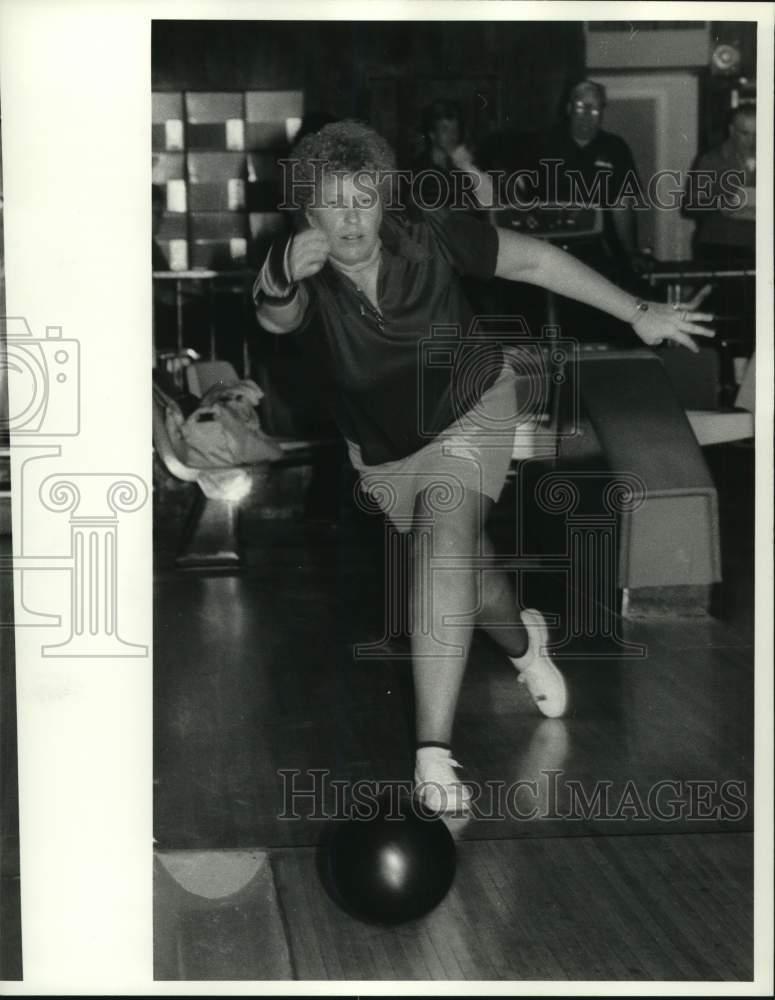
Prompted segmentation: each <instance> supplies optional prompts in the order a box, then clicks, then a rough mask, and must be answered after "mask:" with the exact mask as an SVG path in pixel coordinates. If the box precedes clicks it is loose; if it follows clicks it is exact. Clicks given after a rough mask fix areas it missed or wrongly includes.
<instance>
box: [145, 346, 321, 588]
mask: <svg viewBox="0 0 775 1000" xmlns="http://www.w3.org/2000/svg"><path fill="white" fill-rule="evenodd" d="M186 378H187V382H188V385H189V390H190V391H191V392H192V394H193V395H198V396H201V395H203V394H204V393H205V392H207V390H208V389H209V388H210V387H211V386H212V385H215V384H217V383H219V382H220V383H222V384H224V385H230V384H232V383H235V382H238V381H239V378H238V376H237V373H236V372H235V371H234V368H233V367H232V366H231V364H229V362H227V361H202V362H194V363H192V364H191V365H189V366H188V368H187V369H186ZM174 405H176V404H175V402H174V400H173V399H172V398H171V397H170V396H168V395H167V394H166V393H165V392H164V391H163V389H161V388H160V387H159V386H158V385H156V384H155V383H154V385H153V444H154V448H155V449H156V453H157V455H158V457H159V459H160V460H161V462H162V464H163V465H164V467H165V468H166V469H167V471H168V472H169V473H170V475H172V476H173V477H174V478H175V479H178V480H181V481H182V482H187V483H196V484H197V485H198V486H199V492H198V494H197V496H196V498H195V500H194V503H193V505H192V507H191V510H190V512H189V514H188V518H187V523H186V525H185V528H184V532H183V536H182V540H181V544H180V548H179V551H178V554H177V556H176V559H175V565H176V566H177V567H178V568H179V569H189V570H207V569H216V570H229V569H231V570H235V569H240V568H241V567H242V566H243V555H242V551H241V547H240V543H239V537H238V528H239V512H240V508H241V507H242V505H243V503H245V502H246V501H247V499H248V498H249V496H250V494H251V493H252V492H254V490H255V483H256V472H257V471H258V470H259V469H262V468H267V467H268V466H269V465H270V463H260V464H256V465H244V466H231V467H225V468H220V469H200V468H195V467H193V466H190V465H187V464H186V462H185V461H183V459H182V458H181V456H180V454H179V452H178V450H176V447H175V443H174V442H173V440H172V438H171V437H170V434H169V431H168V429H167V421H166V413H167V409H168V407H170V406H174ZM273 443H274V444H276V445H277V446H278V448H280V450H281V451H282V452H284V454H285V457H284V458H281V459H278V460H275V461H273V462H271V467H272V469H274V470H279V469H283V468H290V467H298V466H304V465H311V464H312V462H313V461H314V459H315V456H316V455H317V453H318V452H319V451H320V450H321V449H323V448H326V447H330V446H331V444H332V442H331V441H329V440H320V441H307V440H298V439H285V438H273Z"/></svg>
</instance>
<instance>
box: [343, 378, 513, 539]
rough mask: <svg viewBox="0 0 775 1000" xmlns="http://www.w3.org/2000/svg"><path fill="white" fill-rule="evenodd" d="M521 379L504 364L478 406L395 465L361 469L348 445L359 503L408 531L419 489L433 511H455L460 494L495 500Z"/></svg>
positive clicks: (501, 484) (506, 466)
mask: <svg viewBox="0 0 775 1000" xmlns="http://www.w3.org/2000/svg"><path fill="white" fill-rule="evenodd" d="M519 381H520V379H519V378H517V377H516V376H515V375H514V372H513V370H512V369H511V368H510V367H508V366H504V368H503V370H502V372H501V374H500V375H499V376H498V378H497V379H496V380H495V382H494V383H493V384H492V386H490V388H489V389H488V390H487V391H486V392H485V393H484V394H483V396H482V398H481V399H480V400H479V402H478V403H477V404H476V406H474V407H473V408H472V409H471V410H469V411H468V412H467V413H465V414H463V415H462V416H461V417H459V418H458V419H457V420H455V421H454V423H453V424H451V425H450V426H449V427H447V428H446V430H444V431H442V432H441V434H439V435H437V436H436V437H435V438H433V439H432V440H431V441H429V442H428V444H426V445H424V446H423V447H422V448H420V449H419V451H416V452H414V453H413V454H412V455H408V456H407V457H406V458H401V459H398V460H396V461H395V462H385V463H383V464H381V465H365V464H364V463H363V459H362V457H361V451H360V448H359V447H358V445H357V444H354V443H353V442H352V441H348V442H347V447H348V451H349V455H350V461H351V462H352V464H353V467H354V468H355V469H356V470H357V471H358V472H359V473H360V486H361V488H362V490H363V492H364V493H365V497H363V498H362V502H361V505H362V506H364V507H367V508H368V509H369V510H373V511H374V512H376V511H377V510H382V512H383V513H384V514H386V515H387V516H388V517H389V518H390V520H391V521H392V523H393V525H394V526H395V527H396V528H397V529H398V531H401V532H404V531H408V530H409V529H410V528H411V527H412V520H413V516H414V511H415V504H416V497H417V495H418V494H419V493H422V492H423V491H425V498H426V503H427V504H428V505H429V506H430V508H431V510H432V511H451V510H453V509H454V508H455V507H456V506H457V505H458V504H459V503H460V502H461V501H462V499H463V491H464V490H465V491H469V492H476V493H479V494H481V495H483V496H488V497H491V498H492V499H493V500H498V498H499V497H500V495H501V492H502V491H503V487H504V485H505V483H506V476H507V474H508V471H509V466H510V464H511V460H512V456H513V452H514V437H515V432H516V427H517V423H518V422H519V421H520V414H519V412H518V409H519V408H518V405H517V385H518V382H519ZM521 419H522V420H524V415H522V417H521Z"/></svg>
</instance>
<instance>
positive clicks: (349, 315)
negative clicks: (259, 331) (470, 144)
mask: <svg viewBox="0 0 775 1000" xmlns="http://www.w3.org/2000/svg"><path fill="white" fill-rule="evenodd" d="M381 238H382V247H381V253H380V266H379V275H378V279H377V301H378V305H379V310H377V309H375V308H374V306H373V305H372V304H371V302H370V301H369V300H368V298H367V297H366V296H365V295H364V294H363V293H361V292H359V291H358V289H357V288H356V286H355V284H354V283H353V282H352V281H351V280H350V279H349V278H347V277H345V276H344V275H342V274H341V273H340V272H338V271H336V269H335V268H334V267H333V266H332V265H331V264H330V263H328V264H326V265H325V266H324V267H323V268H322V270H321V271H319V272H318V274H316V275H314V276H313V277H312V278H309V279H307V285H308V288H309V290H310V292H311V296H310V307H309V311H310V312H311V311H312V310H314V309H317V312H318V315H319V318H320V320H321V321H320V322H319V323H315V324H310V325H309V326H308V327H307V331H306V333H307V335H308V336H309V340H310V343H309V346H310V350H311V352H312V355H313V360H314V362H315V363H316V364H317V365H318V369H319V372H320V374H321V376H322V377H323V378H324V379H325V380H326V383H327V388H328V390H329V394H330V396H331V398H332V402H333V407H334V414H335V417H336V421H337V424H338V425H339V427H340V429H341V431H342V433H343V434H344V435H345V437H346V438H348V439H349V440H351V441H354V442H355V443H356V444H357V445H359V447H360V449H361V454H362V456H363V460H364V462H365V463H366V464H367V465H378V464H381V463H383V462H388V461H394V460H396V459H399V458H404V457H406V456H407V455H411V454H413V453H414V452H415V451H417V450H419V449H420V448H421V447H423V445H425V444H427V443H428V441H429V440H431V439H432V438H433V437H435V436H436V435H437V434H439V433H440V432H441V431H442V430H444V429H446V428H447V427H449V426H450V424H451V423H453V421H454V420H455V418H456V417H457V416H460V415H462V413H464V412H466V411H467V410H468V409H470V408H471V407H472V406H473V405H474V404H475V403H476V402H477V401H478V399H479V398H480V397H481V394H482V393H483V392H484V391H485V390H486V389H487V388H489V386H490V385H492V383H493V382H494V381H495V379H496V378H497V376H498V374H499V372H500V367H501V365H500V363H499V361H498V358H499V356H500V349H499V347H498V345H497V344H495V343H494V342H493V341H492V340H491V338H488V337H485V336H481V335H480V333H479V332H478V327H477V324H476V323H475V322H474V316H473V314H472V310H471V307H470V305H469V303H468V301H467V300H466V297H465V293H464V291H463V288H462V286H461V282H460V280H459V279H460V276H462V275H471V276H473V277H478V278H491V277H492V276H493V275H494V273H495V265H496V261H497V254H498V235H497V230H496V229H495V228H494V227H493V226H491V225H489V224H488V223H486V222H482V221H479V220H477V219H474V218H471V217H470V216H469V215H467V214H466V213H464V212H455V211H450V210H438V211H434V212H424V213H421V214H420V217H419V219H418V221H415V222H406V221H403V222H400V223H399V222H398V221H397V220H396V219H395V218H393V217H391V216H390V215H386V217H385V220H384V221H383V226H382V231H381ZM308 314H309V313H308Z"/></svg>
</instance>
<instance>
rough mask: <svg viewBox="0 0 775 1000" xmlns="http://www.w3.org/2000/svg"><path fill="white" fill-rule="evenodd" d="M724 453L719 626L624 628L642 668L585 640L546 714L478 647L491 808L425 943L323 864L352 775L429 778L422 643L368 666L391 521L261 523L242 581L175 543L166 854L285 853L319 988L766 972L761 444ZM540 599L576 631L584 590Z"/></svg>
mask: <svg viewBox="0 0 775 1000" xmlns="http://www.w3.org/2000/svg"><path fill="white" fill-rule="evenodd" d="M708 458H709V462H710V464H711V467H712V471H713V472H714V475H715V476H716V479H717V483H718V486H719V491H720V506H721V516H722V545H723V558H724V574H725V579H724V584H723V585H722V586H721V587H720V588H719V592H718V594H717V595H716V602H715V603H716V611H717V616H716V617H714V618H713V619H706V620H697V619H691V620H681V621H671V622H656V623H655V622H621V623H620V635H621V637H622V638H623V639H624V640H626V641H627V642H629V643H635V644H641V645H642V646H643V647H644V652H645V655H644V656H642V657H632V656H621V655H617V654H620V653H621V649H620V648H617V646H616V644H615V642H614V641H613V640H608V641H607V642H606V643H601V642H600V640H598V639H594V640H589V639H587V640H584V641H581V640H574V642H573V643H572V644H571V645H570V646H569V647H567V648H566V649H565V653H566V654H570V655H568V656H566V658H565V659H564V660H563V661H562V668H563V670H564V672H565V673H566V676H567V677H568V681H569V685H570V688H571V692H572V697H573V709H572V712H571V714H570V716H569V717H568V718H566V719H563V720H545V719H542V718H541V717H540V716H539V715H537V714H536V710H535V708H534V706H533V705H532V703H531V702H530V700H529V698H528V696H527V695H526V692H525V691H524V688H523V687H522V686H521V685H517V684H516V683H515V678H514V673H513V669H512V668H511V667H510V665H509V664H508V661H506V660H505V658H504V657H503V656H502V654H501V653H500V652H499V651H498V649H497V647H495V646H494V645H493V644H492V643H491V642H490V640H489V639H487V638H486V637H485V636H483V635H482V636H477V638H476V640H475V644H474V648H473V651H472V656H471V662H470V666H469V670H468V672H467V675H466V679H465V682H464V689H463V694H462V698H461V705H460V711H459V716H458V723H457V729H456V735H455V753H456V756H457V757H458V759H459V760H461V761H462V762H463V764H464V765H465V771H464V772H463V774H464V777H465V778H466V779H467V780H469V781H472V782H474V783H476V784H477V785H478V786H479V787H480V792H481V794H480V798H479V800H478V801H477V803H476V806H475V810H474V818H473V819H472V820H471V821H470V822H469V823H467V824H465V825H464V826H463V828H461V829H457V830H455V835H456V836H457V837H458V841H459V856H460V869H459V873H458V877H457V880H456V884H455V888H454V890H453V892H452V893H451V894H450V896H449V897H448V899H447V900H446V901H445V902H444V904H442V906H441V907H440V908H439V910H438V911H436V913H434V914H433V915H432V916H431V917H429V918H427V919H426V920H425V921H423V922H421V926H420V927H419V928H418V927H417V926H415V928H414V930H413V931H411V932H410V931H407V930H405V929H404V930H402V929H398V930H393V931H383V930H378V929H374V928H365V926H360V925H357V924H356V923H355V922H354V921H352V920H351V919H350V918H349V917H347V916H345V915H344V914H341V913H339V912H338V911H337V910H336V909H335V907H333V904H332V903H331V902H330V901H329V900H328V898H327V897H326V895H325V893H324V892H323V890H322V888H321V886H320V885H319V881H318V880H317V879H316V877H315V869H314V854H315V851H314V848H315V846H316V845H317V844H318V843H319V842H320V840H321V838H322V837H323V835H324V833H325V831H326V829H327V828H328V825H329V824H330V823H331V822H332V821H333V820H332V819H331V816H332V815H336V814H337V812H338V811H339V814H340V815H341V809H342V800H341V797H337V786H336V785H335V784H334V782H336V781H341V782H345V783H352V782H356V781H367V782H388V781H390V782H406V781H408V779H409V778H410V776H411V756H412V755H411V739H410V731H411V730H410V714H411V695H410V679H409V665H408V661H407V659H406V645H405V643H404V642H403V640H401V639H397V638H391V639H390V642H389V652H390V653H391V654H394V658H393V657H391V656H390V655H384V650H383V655H382V656H380V657H376V658H371V659H355V658H354V657H353V653H352V648H353V644H354V643H370V642H371V643H374V642H377V641H378V640H380V639H381V638H382V636H383V634H384V631H385V627H384V620H383V619H384V615H383V583H382V581H383V569H382V566H383V563H382V549H383V539H382V526H381V524H380V523H379V522H378V521H376V519H374V520H369V519H366V518H365V517H360V516H356V515H354V514H352V513H350V514H349V515H348V516H347V517H344V518H340V519H339V520H336V521H332V520H331V519H328V520H326V519H320V520H307V521H305V522H291V521H260V520H256V521H255V522H254V523H248V524H247V525H246V532H247V534H246V537H247V539H248V542H249V567H248V569H247V570H246V571H245V572H244V573H243V574H241V575H240V576H231V577H229V576H221V577H218V576H211V577H202V576H194V575H190V576H189V575H184V574H180V573H175V572H174V571H172V570H170V569H167V568H165V553H164V551H163V545H162V546H161V547H160V552H159V559H158V564H157V572H156V574H155V586H156V604H155V622H156V636H155V655H154V664H155V667H154V669H155V684H156V702H155V703H156V709H155V712H156V717H155V727H156V736H155V830H156V839H157V844H158V847H159V848H160V849H162V850H164V849H167V850H176V851H180V850H192V851H195V850H196V851H202V850H209V851H212V850H213V849H230V850H234V849H238V848H245V849H261V850H265V851H266V850H268V851H269V857H270V859H271V870H272V872H273V877H274V883H275V887H276V895H277V899H276V902H275V903H273V904H272V905H273V907H274V908H275V909H276V908H277V907H279V908H280V910H281V912H282V917H283V924H284V927H285V931H286V935H287V946H288V949H289V953H290V962H291V967H292V970H293V971H292V973H291V974H292V975H293V976H294V977H297V978H313V979H314V978H333V979H340V978H345V979H346V978H355V979H358V978H370V979H391V978H420V979H423V978H426V979H427V978H431V979H435V978H451V979H457V978H473V979H488V978H493V979H497V978H506V979H509V978H514V979H523V978H527V979H536V978H538V979H542V978H543V979H563V978H593V979H594V978H609V979H639V978H643V979H693V978H707V979H745V978H746V977H748V976H750V974H751V962H752V934H751V893H752V887H751V883H752V860H751V838H750V831H751V829H752V808H751V803H752V776H753V727H752V707H753V581H752V565H753V554H752V553H753V540H752V538H751V526H752V523H753V517H752V488H753V487H752V482H753V451H752V450H750V449H746V448H744V447H735V446H731V447H730V446H723V447H721V448H718V449H710V450H709V454H708ZM507 502H508V500H507V498H506V503H507ZM499 514H500V512H499ZM502 521H503V537H504V538H505V537H506V536H507V535H508V518H507V517H506V518H502ZM524 587H525V597H526V598H527V600H528V601H529V603H531V604H534V605H536V606H538V607H541V608H542V609H544V610H546V611H547V612H553V613H556V614H557V615H558V617H559V619H560V620H562V615H563V609H564V607H565V605H566V601H567V593H566V590H567V587H566V583H565V581H564V579H563V578H561V577H559V576H558V575H557V574H550V573H545V572H542V573H535V574H528V575H527V576H526V578H525V580H524ZM312 771H315V772H316V773H314V774H313V773H311V772H312ZM323 771H325V777H324V776H323V774H322V773H321V772H323ZM340 787H345V786H340ZM346 787H351V785H349V784H348V785H347V786H346ZM305 792H306V793H307V794H305ZM227 924H228V922H227ZM229 926H232V925H229ZM235 926H236V925H235ZM194 965H196V963H194ZM197 970H198V971H197V975H198V976H200V975H201V972H202V969H201V962H200V963H199V965H198V966H197ZM238 971H239V970H235V975H234V978H241V977H240V976H239V974H238ZM181 977H182V978H187V977H185V976H183V974H182V971H181ZM253 977H255V969H254V968H253V970H252V972H251V973H250V975H247V974H246V976H245V977H243V978H253Z"/></svg>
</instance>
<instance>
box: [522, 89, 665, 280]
mask: <svg viewBox="0 0 775 1000" xmlns="http://www.w3.org/2000/svg"><path fill="white" fill-rule="evenodd" d="M605 105H606V92H605V88H604V87H603V86H602V85H601V84H599V83H595V82H594V81H593V80H581V81H579V82H578V83H576V84H575V85H574V86H572V87H571V89H570V92H569V95H568V101H567V104H566V106H565V120H564V122H563V124H562V126H561V127H560V128H559V129H557V130H555V131H554V132H553V133H551V134H550V136H549V137H548V141H547V143H546V145H545V147H544V148H545V153H544V157H543V158H544V160H545V161H560V162H559V164H558V165H557V166H556V167H555V166H554V165H553V164H551V163H548V164H546V165H545V167H544V170H543V171H542V173H543V174H544V176H545V178H546V181H547V183H546V187H545V195H546V196H547V198H548V199H549V200H556V201H562V202H564V201H574V202H576V203H585V204H593V205H597V206H599V207H601V208H602V209H603V237H602V239H597V240H595V241H590V242H589V243H578V242H575V241H574V243H573V244H569V246H568V249H569V250H570V252H571V253H573V254H575V255H576V256H578V257H580V258H581V259H583V260H584V261H585V263H587V264H589V265H590V266H592V267H595V268H596V269H598V270H601V271H603V273H605V274H608V275H609V276H610V277H615V278H616V279H617V280H619V281H622V280H624V281H626V280H627V279H628V278H630V277H632V275H633V274H637V273H640V272H642V271H643V270H644V268H645V264H646V261H645V259H644V257H643V255H642V254H641V253H640V252H639V250H638V245H637V223H636V216H635V210H634V204H633V202H634V200H635V198H634V197H633V196H632V195H633V192H634V193H635V197H637V191H638V190H639V189H640V188H639V181H638V174H637V170H636V168H635V161H634V159H633V156H632V153H631V152H630V148H629V146H628V145H627V143H626V142H625V141H624V140H623V139H622V138H620V137H619V136H617V135H614V134H613V133H612V132H607V131H606V130H605V129H604V128H603V127H602V124H603V115H604V113H605ZM627 192H629V193H630V195H631V196H630V197H626V195H627Z"/></svg>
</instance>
